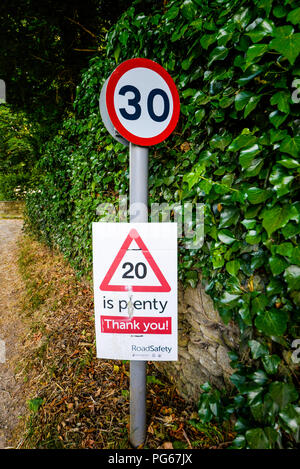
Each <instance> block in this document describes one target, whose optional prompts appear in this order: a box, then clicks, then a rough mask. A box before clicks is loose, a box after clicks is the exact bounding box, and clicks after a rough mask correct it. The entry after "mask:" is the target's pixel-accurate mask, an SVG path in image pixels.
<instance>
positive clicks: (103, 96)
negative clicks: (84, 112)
mask: <svg viewBox="0 0 300 469" xmlns="http://www.w3.org/2000/svg"><path fill="white" fill-rule="evenodd" d="M108 80H109V78H108V79H107V80H106V81H105V83H104V85H103V86H102V89H101V93H100V98H99V108H100V114H101V118H102V122H103V124H104V125H105V127H106V129H107V130H108V132H109V133H110V135H111V136H112V137H113V138H114V139H115V140H117V141H118V142H120V143H122V144H123V145H125V146H128V145H129V142H128V141H127V140H126V139H125V138H123V137H122V135H120V134H119V133H118V132H117V130H116V129H115V128H114V126H113V125H112V122H111V120H110V117H109V115H108V112H107V107H106V87H107V83H108Z"/></svg>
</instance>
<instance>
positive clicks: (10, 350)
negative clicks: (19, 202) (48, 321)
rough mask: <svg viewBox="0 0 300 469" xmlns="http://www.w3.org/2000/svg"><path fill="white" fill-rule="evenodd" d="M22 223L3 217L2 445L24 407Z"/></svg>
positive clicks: (0, 315) (0, 313) (0, 227)
mask: <svg viewBox="0 0 300 469" xmlns="http://www.w3.org/2000/svg"><path fill="white" fill-rule="evenodd" d="M22 225H23V220H20V219H5V220H4V219H0V449H3V448H7V447H9V440H10V437H11V432H12V430H13V429H14V428H15V426H16V425H17V424H18V421H19V416H21V415H23V414H24V411H25V404H24V402H23V400H22V397H21V396H22V394H21V392H22V390H21V383H20V382H18V379H17V376H16V375H15V370H14V358H15V357H16V356H17V352H18V344H19V341H20V336H21V332H22V325H21V320H20V319H19V315H18V299H19V296H20V293H21V291H22V281H21V278H20V274H19V270H18V246H17V240H18V237H19V236H20V234H21V230H22Z"/></svg>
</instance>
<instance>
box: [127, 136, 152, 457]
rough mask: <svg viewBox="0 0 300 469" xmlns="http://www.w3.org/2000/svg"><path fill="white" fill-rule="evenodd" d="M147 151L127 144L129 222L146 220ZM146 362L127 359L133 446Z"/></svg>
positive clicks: (141, 429)
mask: <svg viewBox="0 0 300 469" xmlns="http://www.w3.org/2000/svg"><path fill="white" fill-rule="evenodd" d="M148 153H149V150H148V148H147V147H140V146H137V145H134V144H133V143H130V145H129V157H130V163H129V165H130V166H129V168H130V169H129V171H130V183H129V184H130V186H129V199H130V222H132V223H147V222H148ZM146 363H147V362H145V361H136V360H135V361H133V360H131V361H130V443H131V444H132V446H133V447H134V448H137V447H138V446H140V445H142V444H143V443H144V441H145V438H146Z"/></svg>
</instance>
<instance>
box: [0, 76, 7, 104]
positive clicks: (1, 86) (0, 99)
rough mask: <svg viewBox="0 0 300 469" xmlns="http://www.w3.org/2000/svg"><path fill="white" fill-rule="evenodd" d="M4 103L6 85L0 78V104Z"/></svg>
mask: <svg viewBox="0 0 300 469" xmlns="http://www.w3.org/2000/svg"><path fill="white" fill-rule="evenodd" d="M3 103H6V85H5V81H4V80H0V104H3Z"/></svg>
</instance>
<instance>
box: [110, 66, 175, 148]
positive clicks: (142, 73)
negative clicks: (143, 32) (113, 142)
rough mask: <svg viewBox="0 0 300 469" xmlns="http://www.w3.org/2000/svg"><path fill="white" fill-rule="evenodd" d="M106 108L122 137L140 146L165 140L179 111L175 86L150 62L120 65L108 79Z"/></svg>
mask: <svg viewBox="0 0 300 469" xmlns="http://www.w3.org/2000/svg"><path fill="white" fill-rule="evenodd" d="M106 107H107V112H108V115H109V117H110V120H111V122H112V124H113V126H114V127H115V129H116V130H117V131H118V132H119V134H120V135H122V137H124V138H125V139H126V140H128V141H129V142H132V143H134V144H136V145H141V146H150V145H155V144H157V143H159V142H162V141H163V140H165V139H166V138H167V137H168V136H169V135H170V134H171V133H172V132H173V130H174V129H175V127H176V124H177V121H178V118H179V112H180V102H179V95H178V91H177V88H176V85H175V83H174V81H173V80H172V78H171V77H170V75H169V74H168V72H167V71H166V70H165V69H164V68H163V67H162V66H161V65H159V64H157V63H156V62H153V61H152V60H149V59H141V58H137V59H130V60H126V61H125V62H123V63H121V64H120V65H119V66H118V67H117V68H116V69H115V71H114V72H113V73H112V74H111V76H110V77H109V79H108V82H107V87H106Z"/></svg>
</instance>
